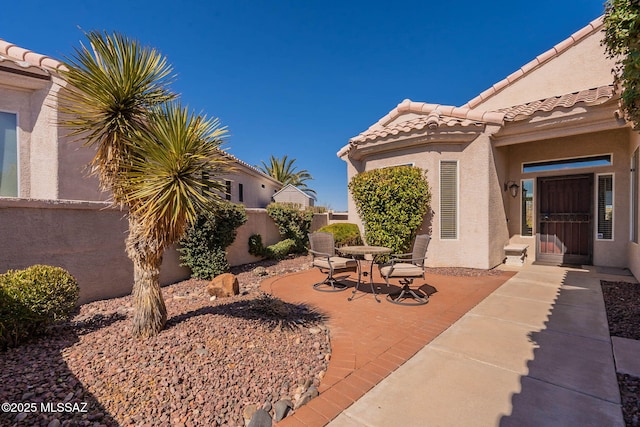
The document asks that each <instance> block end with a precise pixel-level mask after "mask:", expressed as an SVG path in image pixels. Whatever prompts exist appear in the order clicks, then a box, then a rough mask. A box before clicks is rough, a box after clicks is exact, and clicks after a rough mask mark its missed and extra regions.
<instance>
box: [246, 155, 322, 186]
mask: <svg viewBox="0 0 640 427" xmlns="http://www.w3.org/2000/svg"><path fill="white" fill-rule="evenodd" d="M295 161H296V159H289V158H288V156H286V155H285V156H283V157H282V158H280V159H279V158H277V157H274V156H271V157H270V158H269V164H266V163H265V162H264V161H262V162H261V163H262V166H258V168H259V169H260V170H261V171H262V172H264V173H266V174H267V175H269V176H270V177H272V178H274V179H276V180H278V181H280V182H281V183H282V185H287V184H292V185H293V186H295V187H298V188H299V189H300V190H302V191H303V192H305V193H307V194H308V195H310V196H315V195H316V192H315V191H314V190H312V189H311V188H309V187H308V186H307V184H305V181H309V180H312V179H313V177H312V176H311V174H310V173H309V172H308V171H307V170H306V169H302V170H297V167H296V166H295V165H294V163H295Z"/></svg>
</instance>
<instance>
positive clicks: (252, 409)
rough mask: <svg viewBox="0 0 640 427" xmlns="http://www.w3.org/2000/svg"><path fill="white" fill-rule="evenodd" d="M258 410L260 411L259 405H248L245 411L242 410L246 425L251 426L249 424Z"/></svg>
mask: <svg viewBox="0 0 640 427" xmlns="http://www.w3.org/2000/svg"><path fill="white" fill-rule="evenodd" d="M257 410H258V405H254V404H253V403H252V404H251V405H247V406H245V407H244V409H243V410H242V417H243V418H244V424H245V425H249V422H250V421H251V419H252V418H253V415H254V414H255V413H256V411H257Z"/></svg>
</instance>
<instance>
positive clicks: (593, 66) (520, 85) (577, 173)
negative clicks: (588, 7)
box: [338, 17, 640, 277]
mask: <svg viewBox="0 0 640 427" xmlns="http://www.w3.org/2000/svg"><path fill="white" fill-rule="evenodd" d="M602 29H603V19H602V17H601V18H599V19H596V20H594V21H593V22H591V23H590V24H589V25H587V26H586V27H584V28H583V29H581V30H579V31H577V32H576V33H575V34H573V35H572V36H571V37H569V38H568V39H566V40H564V41H562V42H560V43H559V44H557V45H556V46H554V47H553V48H551V49H550V50H548V51H547V52H544V53H543V54H541V55H540V56H538V57H537V58H535V59H534V60H533V61H531V62H529V63H528V64H526V65H524V66H523V67H522V68H520V69H519V70H517V71H515V72H514V73H513V74H511V75H510V76H508V77H507V78H505V79H504V80H501V81H499V82H498V83H496V84H495V85H493V86H492V87H491V88H489V89H487V90H486V91H484V92H483V93H481V94H480V95H478V96H477V97H475V98H473V99H471V100H470V101H468V102H467V103H466V104H465V105H462V106H459V107H454V106H447V105H436V104H429V103H424V102H412V101H410V100H405V101H403V102H402V103H400V104H399V105H398V106H397V107H395V108H394V109H392V110H391V111H390V112H389V113H388V114H387V115H386V116H384V117H383V118H381V119H380V120H378V121H377V122H376V123H375V124H373V125H372V126H371V127H369V129H367V130H365V131H364V132H362V133H361V134H359V135H357V136H355V137H353V138H351V140H350V141H349V143H348V144H347V145H346V146H344V147H343V148H342V149H341V150H340V151H339V152H338V156H339V157H340V158H342V159H343V160H344V161H345V162H346V164H347V175H348V179H349V180H351V178H352V177H353V176H354V175H355V174H357V173H360V172H363V171H367V170H371V169H375V168H382V167H388V166H394V165H407V164H409V165H414V166H417V167H420V168H423V169H426V170H427V179H428V181H429V184H430V186H431V190H432V205H431V208H432V213H431V215H429V216H428V217H427V218H425V222H424V224H423V227H422V230H420V232H427V233H430V234H431V235H432V237H433V239H432V241H431V244H430V247H429V253H428V260H427V261H428V265H430V266H463V267H474V268H492V267H494V266H496V265H498V264H500V263H502V262H503V260H504V259H505V246H514V245H516V244H522V245H524V246H527V255H528V256H527V262H545V263H556V264H559V263H571V264H593V265H596V266H611V267H626V268H629V269H630V270H631V271H632V272H633V274H634V275H635V276H636V277H640V241H639V237H638V228H639V226H638V222H639V220H640V213H639V210H640V206H639V200H638V199H639V197H638V192H639V190H638V188H639V187H640V179H639V177H638V152H639V145H640V134H639V133H638V132H634V131H632V129H631V125H630V124H629V123H627V122H626V121H625V120H624V119H623V118H622V117H621V113H620V111H619V104H618V96H617V95H616V93H615V91H614V87H613V76H612V74H611V70H612V68H613V61H612V60H610V59H608V58H607V57H606V55H605V52H604V47H603V46H602V45H601V40H602V36H603V34H602ZM349 214H350V219H351V220H352V221H354V220H355V221H359V219H357V212H356V207H355V205H354V202H353V199H352V197H351V195H349Z"/></svg>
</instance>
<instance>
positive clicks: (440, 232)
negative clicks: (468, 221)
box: [438, 159, 460, 242]
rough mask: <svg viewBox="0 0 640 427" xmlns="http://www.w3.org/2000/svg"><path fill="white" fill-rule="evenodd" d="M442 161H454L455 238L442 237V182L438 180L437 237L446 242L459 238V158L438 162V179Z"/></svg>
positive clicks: (440, 176) (444, 160) (439, 178)
mask: <svg viewBox="0 0 640 427" xmlns="http://www.w3.org/2000/svg"><path fill="white" fill-rule="evenodd" d="M442 162H455V163H456V238H455V239H443V238H442V192H441V190H442V184H441V183H440V182H439V188H438V192H439V199H440V200H438V204H439V206H438V208H439V210H440V212H439V215H438V228H439V232H438V237H439V239H440V240H443V241H447V242H455V241H459V240H460V160H457V159H442V160H440V162H439V163H438V181H440V180H441V178H442Z"/></svg>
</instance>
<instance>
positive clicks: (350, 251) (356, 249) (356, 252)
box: [337, 245, 391, 302]
mask: <svg viewBox="0 0 640 427" xmlns="http://www.w3.org/2000/svg"><path fill="white" fill-rule="evenodd" d="M337 250H338V251H339V252H341V253H343V254H346V255H351V256H352V258H353V259H355V260H356V261H357V262H358V283H357V284H356V287H355V288H353V292H352V293H351V296H350V297H349V298H348V300H349V301H351V300H353V297H355V295H356V292H357V291H358V288H359V287H360V284H361V283H362V280H361V277H362V276H365V277H366V276H367V272H366V271H365V272H364V273H363V272H362V265H361V262H362V261H363V259H364V256H365V255H371V257H372V258H371V264H370V268H369V284H370V285H371V292H372V293H373V297H374V298H375V300H376V301H377V302H380V300H379V299H378V295H377V294H376V290H375V288H374V286H373V264H375V263H376V257H379V256H380V255H385V254H390V253H391V249H390V248H386V247H384V246H366V245H365V246H343V247H341V248H337Z"/></svg>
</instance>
